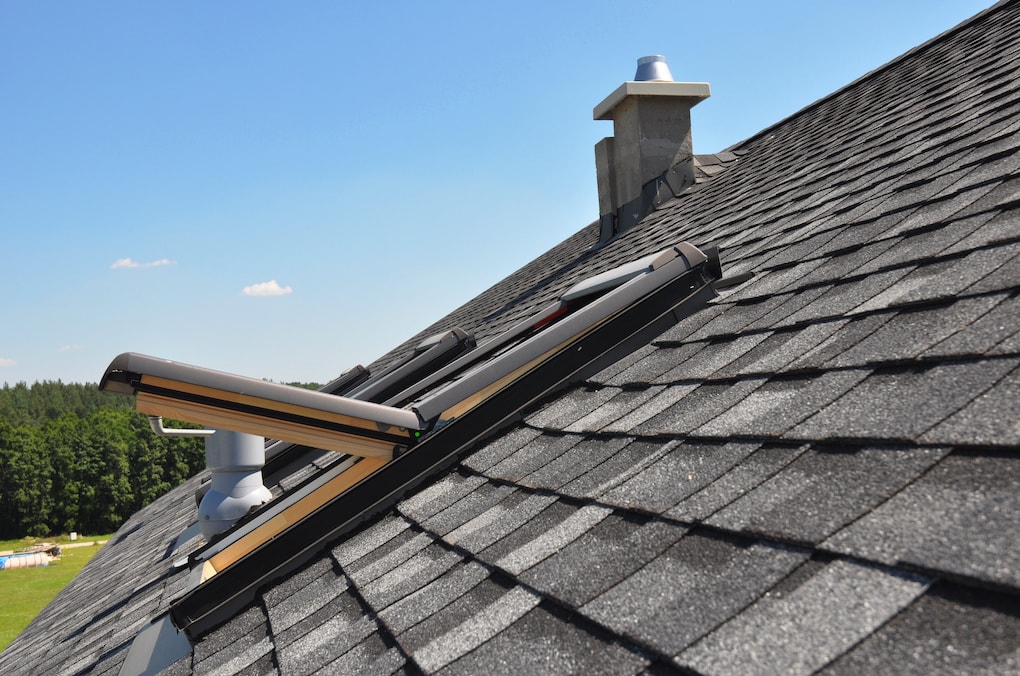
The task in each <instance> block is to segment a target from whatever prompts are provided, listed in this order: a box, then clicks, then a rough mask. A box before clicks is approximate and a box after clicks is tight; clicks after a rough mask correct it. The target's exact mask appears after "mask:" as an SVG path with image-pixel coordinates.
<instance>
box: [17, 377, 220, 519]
mask: <svg viewBox="0 0 1020 676" xmlns="http://www.w3.org/2000/svg"><path fill="white" fill-rule="evenodd" d="M167 424H168V426H170V424H171V423H169V422H168V423H167ZM173 425H174V426H177V427H183V426H185V425H183V424H181V423H173ZM204 466H205V446H204V442H203V441H202V439H198V438H179V437H178V438H173V437H161V436H157V435H155V434H153V433H152V430H151V429H150V428H149V420H148V417H147V416H144V415H142V414H140V413H137V412H136V411H135V410H134V399H133V398H132V397H127V396H124V395H115V394H107V393H105V392H100V391H99V388H98V387H97V386H96V385H92V384H86V385H80V384H64V383H61V382H60V381H56V382H42V383H35V384H33V385H31V386H27V385H25V384H24V383H18V384H17V385H14V386H9V385H5V386H4V387H3V389H0V539H13V538H20V537H24V536H26V535H35V536H46V535H53V534H57V533H67V532H71V531H77V532H80V533H88V534H98V533H110V532H113V531H114V530H116V529H117V528H118V527H119V526H120V525H121V524H122V523H123V522H124V520H125V519H127V517H129V516H131V515H132V514H134V513H135V512H136V511H138V509H140V508H141V507H143V506H145V505H147V504H148V503H150V502H152V500H154V499H155V498H157V497H159V496H160V495H162V494H164V493H166V492H167V491H168V490H170V489H171V488H173V487H174V486H176V485H178V484H180V483H181V482H182V481H184V480H185V479H187V478H189V477H191V476H192V475H194V474H195V473H197V472H198V471H200V470H201V469H202V468H203V467H204Z"/></svg>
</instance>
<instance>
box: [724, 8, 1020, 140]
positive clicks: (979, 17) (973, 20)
mask: <svg viewBox="0 0 1020 676" xmlns="http://www.w3.org/2000/svg"><path fill="white" fill-rule="evenodd" d="M1010 3H1011V0H999V2H997V3H995V4H994V5H992V6H991V7H988V8H987V9H984V10H982V11H980V12H978V13H977V14H975V15H973V16H971V17H969V18H967V19H964V20H963V21H961V22H960V23H958V24H956V25H955V26H953V27H952V28H948V29H946V30H944V31H942V32H941V33H938V34H937V35H935V36H933V37H931V38H929V39H928V40H926V41H924V42H922V43H921V44H919V45H916V46H915V47H913V48H911V49H909V50H907V51H906V52H903V53H902V54H900V55H899V56H897V57H894V58H893V59H892V60H890V61H887V62H885V63H884V64H882V65H880V66H878V67H877V68H873V69H872V70H870V71H868V72H866V73H864V74H863V75H861V76H860V77H858V78H855V79H854V80H852V81H851V82H849V83H848V84H846V85H845V86H843V87H840V88H839V89H837V90H836V91H834V92H832V93H830V94H828V95H826V96H823V97H822V98H820V99H818V100H816V101H814V102H812V103H809V104H808V105H806V106H804V107H803V108H801V109H800V110H798V111H796V112H794V113H792V114H790V115H787V116H786V117H784V118H783V119H781V120H779V121H778V122H776V123H774V124H771V125H769V126H768V127H765V128H764V129H762V130H761V131H759V132H758V133H756V134H753V135H751V136H749V137H748V138H746V139H744V140H743V141H738V142H737V143H734V144H733V145H731V146H729V147H727V148H723V149H722V150H721V151H719V152H732V153H739V152H741V151H743V150H744V146H747V145H749V144H751V143H752V142H754V141H757V140H759V139H762V138H766V137H767V136H768V135H769V134H770V133H771V132H772V131H774V130H775V129H777V128H779V127H781V126H783V125H784V124H786V123H788V122H789V121H790V120H793V119H794V118H797V117H800V116H801V115H804V114H806V113H807V112H808V111H811V110H813V109H815V108H820V107H821V106H822V105H823V104H825V103H826V102H828V101H830V100H832V99H835V98H836V97H838V96H841V95H842V94H843V93H844V92H846V91H848V90H850V89H853V88H854V87H857V86H859V85H860V84H861V83H862V82H864V81H865V80H868V79H871V78H873V77H877V76H878V74H879V73H882V72H885V71H887V70H890V69H892V68H893V67H895V66H897V65H899V64H900V63H902V62H903V61H906V60H908V59H912V58H915V57H916V56H917V55H918V54H920V53H921V52H924V51H927V50H928V49H931V48H932V47H933V46H934V45H935V44H936V43H938V42H941V41H943V40H947V39H949V38H950V37H952V36H953V35H955V34H956V33H959V32H961V31H963V30H964V29H966V28H969V27H970V26H972V25H975V24H977V23H979V22H981V21H984V20H985V19H986V18H987V17H988V16H989V15H991V14H994V13H996V12H998V11H1000V10H1001V9H1002V8H1003V7H1005V6H1007V5H1009V4H1010ZM745 152H746V151H745Z"/></svg>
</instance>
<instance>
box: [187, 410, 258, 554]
mask: <svg viewBox="0 0 1020 676" xmlns="http://www.w3.org/2000/svg"><path fill="white" fill-rule="evenodd" d="M265 444H266V440H265V438H264V437H258V436H255V435H254V434H242V433H241V432H228V431H227V430H216V434H213V435H212V436H209V437H206V440H205V464H206V467H207V468H208V469H209V471H210V472H212V484H211V486H210V487H209V491H208V492H207V493H206V494H205V496H204V497H203V498H202V502H201V503H199V505H198V525H199V528H200V529H201V530H202V535H204V536H205V539H206V540H208V539H210V538H211V537H212V536H214V535H217V534H219V533H222V532H223V531H225V530H227V529H228V528H230V526H231V525H233V523H234V522H235V521H237V520H238V519H240V518H241V517H242V516H244V515H245V514H247V513H248V512H249V511H250V510H251V508H252V507H258V506H259V505H261V504H263V503H266V502H269V501H270V500H271V499H272V497H273V494H272V493H270V492H269V489H268V488H266V487H265V486H264V485H263V483H262V467H263V465H264V464H265V459H266V452H265Z"/></svg>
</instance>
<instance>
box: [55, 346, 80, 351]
mask: <svg viewBox="0 0 1020 676" xmlns="http://www.w3.org/2000/svg"><path fill="white" fill-rule="evenodd" d="M83 349H85V348H83V347H82V346H81V345H65V346H63V347H62V348H60V351H61V352H73V351H75V350H83Z"/></svg>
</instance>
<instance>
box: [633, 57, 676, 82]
mask: <svg viewBox="0 0 1020 676" xmlns="http://www.w3.org/2000/svg"><path fill="white" fill-rule="evenodd" d="M634 81H635V82H673V74H672V73H670V72H669V66H668V65H666V57H665V56H663V55H662V54H654V55H652V56H642V57H641V58H640V59H638V60H637V73H635V74H634Z"/></svg>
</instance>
